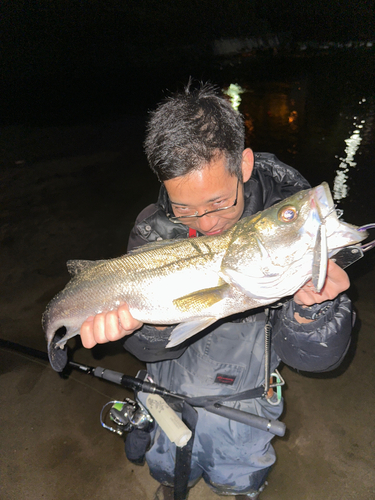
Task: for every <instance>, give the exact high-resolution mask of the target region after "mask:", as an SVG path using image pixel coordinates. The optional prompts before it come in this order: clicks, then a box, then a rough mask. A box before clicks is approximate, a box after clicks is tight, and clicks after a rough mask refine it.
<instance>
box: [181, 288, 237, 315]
mask: <svg viewBox="0 0 375 500" xmlns="http://www.w3.org/2000/svg"><path fill="white" fill-rule="evenodd" d="M220 281H221V280H220ZM229 289H230V285H228V283H224V282H223V283H222V284H220V285H218V286H215V287H212V288H205V289H203V290H198V291H197V292H193V293H190V294H188V295H184V296H183V297H179V298H178V299H175V300H174V301H173V304H174V305H175V306H176V307H177V309H179V310H180V311H183V312H185V311H193V312H194V313H198V312H201V311H204V310H205V309H208V308H209V307H211V306H213V305H214V304H216V303H217V302H220V300H223V299H224V298H225V297H226V294H227V292H228V290H229Z"/></svg>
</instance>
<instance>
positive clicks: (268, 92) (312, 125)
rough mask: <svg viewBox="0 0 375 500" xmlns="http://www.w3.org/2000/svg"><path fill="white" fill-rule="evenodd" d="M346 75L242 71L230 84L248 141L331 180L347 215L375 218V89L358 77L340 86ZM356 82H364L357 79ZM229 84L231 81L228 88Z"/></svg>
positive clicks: (315, 178)
mask: <svg viewBox="0 0 375 500" xmlns="http://www.w3.org/2000/svg"><path fill="white" fill-rule="evenodd" d="M345 77H346V75H345V74H343V75H337V74H336V75H335V78H336V80H335V79H334V78H333V77H332V78H333V80H332V81H330V80H329V79H330V78H331V75H330V74H325V78H324V79H321V78H320V77H319V78H317V77H316V75H315V74H314V72H313V71H312V72H311V74H309V73H308V72H307V73H305V75H304V78H301V79H295V78H292V77H291V78H290V79H288V78H285V77H284V78H283V79H280V80H279V81H277V79H275V80H274V81H262V82H251V81H246V77H244V76H243V75H242V78H241V76H240V75H239V77H238V79H236V80H234V79H233V80H232V81H235V84H236V86H235V87H234V84H233V85H231V86H230V88H232V89H233V88H238V89H241V93H239V92H238V93H237V94H236V95H235V99H236V106H237V107H238V109H239V111H240V112H241V113H242V114H243V115H244V117H245V125H246V135H247V144H248V145H249V146H250V147H252V148H253V149H254V150H255V151H269V152H272V153H275V154H276V155H277V156H278V157H279V158H280V160H282V161H284V162H286V163H288V164H289V165H292V166H293V167H295V168H297V169H298V170H299V171H300V172H301V173H302V174H303V175H304V176H305V177H306V178H307V179H308V180H309V181H310V182H311V183H312V184H313V185H316V184H318V183H320V182H322V181H327V182H328V183H329V185H330V187H331V190H332V195H333V198H334V200H335V202H336V203H338V205H339V208H342V209H343V210H344V217H345V219H346V220H348V221H350V222H353V223H355V224H360V225H361V224H364V223H368V222H372V220H369V219H375V204H374V202H373V187H374V182H373V179H372V172H373V169H374V153H375V151H374V132H375V126H374V115H375V90H374V88H371V86H370V85H368V82H367V85H366V84H364V88H362V89H361V82H360V78H358V80H357V81H356V82H355V85H354V84H351V82H350V81H348V82H347V83H346V85H345V83H342V85H341V86H338V85H336V81H340V79H342V80H344V78H345ZM358 81H359V82H360V83H359V84H358ZM228 89H229V84H228V85H227V86H226V87H225V88H224V91H225V90H228Z"/></svg>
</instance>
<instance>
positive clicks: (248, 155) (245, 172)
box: [241, 148, 254, 183]
mask: <svg viewBox="0 0 375 500" xmlns="http://www.w3.org/2000/svg"><path fill="white" fill-rule="evenodd" d="M241 166H242V181H243V182H244V183H245V182H247V181H248V180H249V179H250V177H251V174H252V173H253V168H254V153H253V150H252V149H250V148H246V149H245V150H244V151H243V153H242V165H241Z"/></svg>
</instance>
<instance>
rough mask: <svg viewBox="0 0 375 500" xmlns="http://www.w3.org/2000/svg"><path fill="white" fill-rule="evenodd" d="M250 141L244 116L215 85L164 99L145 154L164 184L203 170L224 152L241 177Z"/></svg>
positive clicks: (151, 124) (150, 127) (149, 131)
mask: <svg viewBox="0 0 375 500" xmlns="http://www.w3.org/2000/svg"><path fill="white" fill-rule="evenodd" d="M244 143H245V126H244V120H243V117H242V115H241V114H240V113H239V112H237V111H236V110H235V109H234V108H233V107H232V106H231V104H230V102H229V101H228V100H227V99H226V98H224V97H223V96H222V95H220V94H219V91H218V89H217V88H216V87H215V86H213V85H211V84H202V83H201V84H200V85H199V88H197V89H192V83H191V80H189V83H188V85H187V86H186V87H185V90H184V91H183V92H180V93H176V94H174V95H172V96H171V97H168V98H167V99H166V100H164V101H163V102H162V103H161V104H159V106H158V107H157V109H156V110H155V111H153V112H152V113H151V117H150V120H149V122H148V126H147V133H146V140H145V144H144V146H145V152H146V155H147V159H148V161H149V164H150V167H151V169H152V170H153V172H154V173H155V174H156V175H157V177H158V179H159V180H160V181H161V182H162V181H165V180H169V179H174V178H175V177H180V176H183V175H187V174H188V173H190V172H192V171H194V170H199V169H200V168H202V167H203V166H204V165H207V164H208V163H210V162H211V161H213V160H216V159H219V158H221V157H222V156H224V158H225V159H226V168H227V169H228V171H229V172H230V173H231V175H236V176H237V177H238V178H239V179H240V180H242V172H241V162H242V152H243V150H244Z"/></svg>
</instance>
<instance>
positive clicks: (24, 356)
mask: <svg viewBox="0 0 375 500" xmlns="http://www.w3.org/2000/svg"><path fill="white" fill-rule="evenodd" d="M0 351H3V352H6V353H9V352H10V353H11V354H13V355H15V356H19V357H20V358H23V359H27V360H28V361H31V362H32V363H36V364H37V365H41V366H44V367H45V368H48V369H49V370H52V371H54V370H53V368H52V367H51V365H50V364H49V362H48V361H46V363H43V362H42V361H39V360H37V359H33V358H32V357H29V356H27V355H25V354H22V353H20V352H18V351H14V350H12V349H7V348H4V347H1V346H0ZM30 356H31V355H30ZM69 379H70V380H74V382H77V383H78V384H80V385H83V386H84V387H88V388H89V389H91V390H92V391H94V392H96V393H98V394H100V396H104V397H105V398H111V396H109V395H108V394H104V393H103V392H100V391H98V390H97V389H95V388H94V387H92V386H91V385H89V384H86V382H82V381H81V380H78V379H77V378H75V376H74V375H70V376H69Z"/></svg>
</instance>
